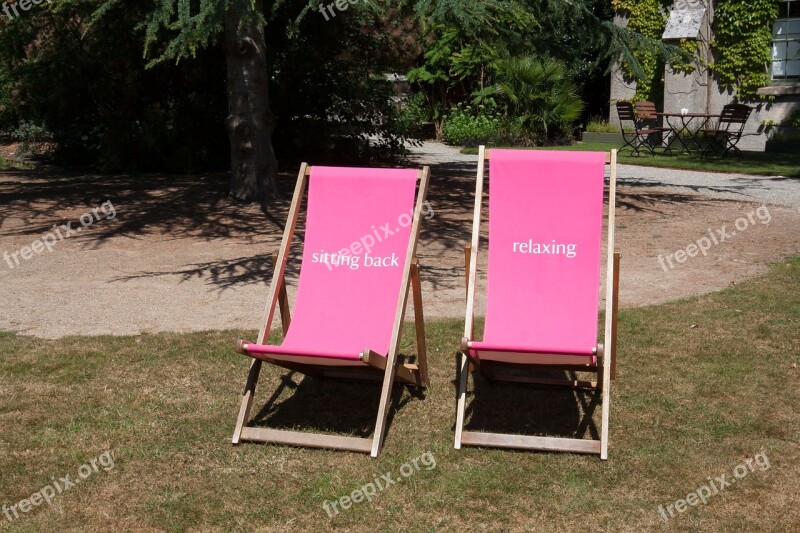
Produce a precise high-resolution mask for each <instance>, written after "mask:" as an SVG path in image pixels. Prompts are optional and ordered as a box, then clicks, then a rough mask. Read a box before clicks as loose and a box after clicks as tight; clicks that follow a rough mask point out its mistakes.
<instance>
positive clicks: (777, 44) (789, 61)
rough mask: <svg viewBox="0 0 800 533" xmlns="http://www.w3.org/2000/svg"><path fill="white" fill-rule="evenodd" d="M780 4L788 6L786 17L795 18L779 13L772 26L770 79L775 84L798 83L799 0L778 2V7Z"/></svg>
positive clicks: (799, 78) (799, 54) (799, 66)
mask: <svg viewBox="0 0 800 533" xmlns="http://www.w3.org/2000/svg"><path fill="white" fill-rule="evenodd" d="M781 4H789V5H788V6H787V10H786V13H785V14H786V15H790V14H794V15H797V16H794V17H788V18H787V17H780V15H782V14H784V13H782V12H781V13H779V17H778V19H777V20H776V21H775V24H774V25H773V26H772V68H771V69H770V77H771V79H772V81H776V82H782V83H786V82H789V83H792V82H794V83H800V0H778V5H779V6H780V5H781ZM781 7H782V6H781ZM781 11H783V9H781ZM789 70H791V74H788V72H789Z"/></svg>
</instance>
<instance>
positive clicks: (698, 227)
mask: <svg viewBox="0 0 800 533" xmlns="http://www.w3.org/2000/svg"><path fill="white" fill-rule="evenodd" d="M676 172H679V171H676ZM432 176H433V178H432V182H431V188H430V192H429V195H428V200H429V202H430V204H431V206H432V208H433V209H434V211H435V216H434V217H433V218H432V219H431V220H429V221H425V222H424V225H423V231H422V239H421V243H420V248H419V254H418V255H419V258H420V262H421V264H422V277H423V298H424V304H425V315H426V317H454V318H458V317H462V316H463V312H464V277H463V276H464V266H463V262H464V254H463V246H464V244H465V243H466V242H467V241H468V240H469V232H470V221H471V216H472V203H473V192H474V179H475V178H474V165H473V166H470V165H460V164H438V165H434V166H433V167H432ZM294 179H295V176H294V175H293V174H292V173H291V172H287V173H286V174H285V175H282V182H281V189H282V190H283V191H284V197H283V198H281V199H280V200H278V201H277V202H276V203H275V204H274V205H273V206H272V209H271V210H270V212H269V214H268V215H264V214H263V213H261V211H260V210H259V209H258V208H257V207H256V206H241V205H237V204H233V203H231V202H230V201H228V200H227V198H226V195H225V190H226V185H227V184H226V178H225V176H224V175H222V174H207V175H192V176H165V175H151V176H118V177H113V178H110V177H107V176H105V177H101V176H94V175H85V174H74V173H73V174H69V173H65V172H63V171H22V170H6V171H3V172H0V254H3V253H4V252H6V253H7V254H9V255H8V256H4V257H3V258H2V260H0V295H2V301H3V303H4V305H3V306H2V307H0V329H3V330H8V331H15V332H19V333H22V334H29V335H35V336H40V337H46V338H57V337H62V336H65V335H75V334H82V335H83V334H85V335H99V334H113V335H122V334H138V333H143V332H157V331H178V332H185V331H197V330H208V329H226V328H253V329H255V328H257V327H258V325H259V320H260V319H261V314H262V311H263V306H264V302H265V298H266V294H267V285H268V283H269V280H270V279H271V274H272V265H271V262H270V261H269V256H270V254H271V253H272V252H273V251H276V250H277V248H278V244H279V242H280V239H281V235H282V231H283V224H284V221H285V219H286V212H287V209H288V204H289V200H290V198H289V197H288V196H289V194H290V193H289V191H291V189H292V185H293V180H294ZM105 202H110V204H106V208H105V211H104V210H102V209H103V208H102V207H101V206H102V204H104V203H105ZM111 206H113V210H112V209H111ZM758 207H759V206H758V205H757V204H750V203H742V202H739V201H732V200H722V199H712V198H708V197H704V196H700V195H695V194H682V193H674V192H664V191H657V190H652V189H647V188H641V187H636V188H621V189H620V190H619V191H618V208H617V247H618V248H619V249H620V250H621V251H622V254H623V259H622V268H621V283H620V286H621V289H620V302H621V305H622V306H623V307H636V306H642V305H650V304H655V303H659V302H664V301H668V300H674V299H678V298H684V297H688V296H693V295H699V294H703V293H707V292H711V291H716V290H720V289H722V288H725V287H727V286H730V285H733V284H736V283H740V282H741V281H744V280H746V279H748V278H751V277H753V276H756V275H758V274H760V273H763V272H764V271H766V269H767V268H768V265H769V264H770V263H772V262H775V261H779V260H781V259H783V258H785V257H788V256H791V255H796V254H798V253H800V232H798V230H797V228H798V227H800V212H799V211H798V210H796V209H788V208H782V207H778V206H768V215H769V216H768V217H767V216H765V215H766V212H765V211H764V210H763V209H762V210H761V211H760V213H761V215H762V217H761V218H759V217H758V216H757V215H756V214H755V210H756V209H757V208H758ZM94 208H98V211H97V212H96V213H95V214H92V210H93V209H94ZM112 211H113V213H114V216H113V218H112V217H111V213H112ZM748 213H753V214H752V215H751V219H752V220H748V219H747V214H748ZM82 215H87V216H86V217H84V220H87V221H88V220H90V219H91V220H92V223H91V225H89V226H88V227H85V228H83V227H81V222H80V220H81V217H82ZM738 219H743V220H744V222H746V224H745V223H743V222H741V221H740V222H739V224H740V226H741V227H742V228H744V229H743V230H741V231H737V230H736V228H735V224H736V222H737V220H738ZM767 220H768V221H769V222H768V223H765V222H767ZM753 221H754V222H755V223H753ZM67 222H72V227H73V228H75V227H80V228H81V230H80V231H79V232H77V233H76V234H74V235H73V236H71V237H66V238H64V239H63V240H57V241H56V242H55V244H53V245H52V246H51V248H52V251H48V250H47V248H44V249H43V250H42V252H41V253H39V254H36V253H34V254H33V256H32V257H30V258H29V259H27V260H25V259H22V257H21V256H20V255H17V259H19V261H20V262H19V264H18V265H17V264H16V262H15V259H14V258H13V257H11V256H12V255H13V254H14V252H16V251H19V250H20V249H21V248H22V247H25V246H30V245H31V244H32V243H34V242H35V241H37V240H39V239H43V238H47V235H48V234H50V233H51V232H52V233H53V234H55V232H56V229H55V228H53V225H54V224H56V225H61V224H66V223H67ZM745 226H746V227H745ZM723 227H725V229H726V230H727V233H728V234H729V235H730V236H729V237H728V238H727V239H726V240H725V242H722V243H720V244H718V245H714V246H713V247H712V248H711V249H710V250H709V252H708V255H707V256H702V255H699V256H697V257H693V258H689V259H687V260H686V261H685V262H684V263H682V264H679V263H677V262H675V261H673V264H674V265H675V266H674V268H669V265H668V263H666V260H665V261H664V264H666V265H667V266H666V270H665V268H664V267H663V266H662V264H661V263H660V262H659V259H658V257H659V255H660V254H661V255H666V254H672V253H675V251H677V250H680V249H686V247H687V246H689V245H690V244H692V243H694V242H695V241H697V240H698V239H700V238H701V237H703V236H705V235H707V234H708V232H709V230H722V229H723ZM299 229H300V230H302V220H301V223H300V226H299ZM484 230H485V228H484ZM732 233H735V234H732ZM62 234H63V232H62ZM51 238H53V237H51ZM55 238H57V236H56V237H55ZM299 243H300V241H299V240H296V241H295V248H294V250H295V251H297V250H299V249H300V246H299ZM40 249H41V247H40ZM484 251H485V248H484ZM9 257H10V258H9ZM479 266H481V267H485V256H484V261H482V262H481V263H480V265H479ZM297 268H298V263H297V261H296V256H295V260H293V261H291V262H290V272H289V274H290V276H291V279H292V280H293V279H294V276H296V273H297ZM292 295H293V285H292V286H290V298H291V297H292ZM481 309H482V307H481V304H479V308H478V313H480V312H481ZM409 312H410V310H409ZM409 316H411V315H409Z"/></svg>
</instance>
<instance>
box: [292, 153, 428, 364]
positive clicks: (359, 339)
mask: <svg viewBox="0 0 800 533" xmlns="http://www.w3.org/2000/svg"><path fill="white" fill-rule="evenodd" d="M417 175H418V171H417V170H414V169H409V170H406V169H402V170H397V169H370V168H333V167H312V168H311V175H310V177H309V183H308V206H307V216H306V230H305V236H304V243H303V260H302V265H301V269H300V278H299V280H298V286H297V296H296V302H295V307H294V312H293V315H292V322H291V326H290V327H289V331H288V333H287V335H286V339H285V340H284V342H283V344H282V345H281V348H282V349H285V350H287V351H288V352H294V351H297V352H307V351H311V352H313V353H316V354H317V355H323V356H325V355H327V356H346V357H353V358H355V357H358V354H359V353H360V352H362V351H363V350H365V349H367V348H369V349H371V350H374V351H376V352H378V353H379V354H381V355H386V354H387V352H388V350H389V344H390V340H391V337H392V328H393V325H394V318H395V312H396V310H397V305H398V299H399V297H400V289H401V282H402V278H403V272H404V270H405V269H406V267H407V265H406V255H407V251H408V246H409V242H410V238H411V226H412V220H413V215H414V205H415V191H416V183H417ZM311 347H315V348H314V349H311V350H310V348H311Z"/></svg>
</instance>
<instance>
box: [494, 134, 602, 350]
mask: <svg viewBox="0 0 800 533" xmlns="http://www.w3.org/2000/svg"><path fill="white" fill-rule="evenodd" d="M605 158H606V154H605V153H603V152H557V151H533V150H494V149H493V150H492V151H491V159H490V175H489V262H488V272H487V276H488V281H487V295H486V325H485V329H484V337H483V341H482V342H481V343H480V344H482V345H484V346H487V347H489V346H491V347H494V348H496V349H503V350H507V351H530V352H539V353H556V354H561V353H564V354H567V353H568V354H579V355H580V354H586V355H589V354H591V353H592V350H593V349H594V348H595V347H596V345H597V319H598V298H599V281H600V257H601V256H600V254H601V238H602V226H603V216H602V215H603V188H604V170H605V169H604V167H605Z"/></svg>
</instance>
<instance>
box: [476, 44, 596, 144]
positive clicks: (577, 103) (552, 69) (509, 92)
mask: <svg viewBox="0 0 800 533" xmlns="http://www.w3.org/2000/svg"><path fill="white" fill-rule="evenodd" d="M486 98H496V99H497V100H498V101H499V102H500V103H501V104H502V105H504V106H505V109H506V115H507V116H513V117H516V118H518V119H519V121H520V124H521V125H522V127H523V128H524V129H525V130H526V131H527V132H528V133H529V134H530V135H531V136H532V137H535V138H537V139H538V140H539V141H540V142H545V141H548V140H555V139H560V138H564V137H569V135H570V134H571V132H572V127H573V124H574V123H575V121H577V120H578V119H579V118H580V117H581V113H582V111H583V107H584V104H583V102H582V101H581V99H580V96H578V94H577V87H576V86H575V84H574V83H573V82H572V81H571V80H570V79H568V78H567V76H566V73H565V71H564V66H563V65H562V64H561V63H560V62H558V61H556V60H553V59H548V60H545V61H540V60H538V59H536V58H534V57H530V56H524V57H519V58H511V59H507V60H505V61H503V62H502V63H501V64H500V66H499V69H498V72H497V82H496V83H495V85H493V86H491V87H487V88H486V89H484V90H483V91H479V92H478V93H476V95H475V101H476V102H477V103H480V102H482V101H484V100H485V99H486Z"/></svg>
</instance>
